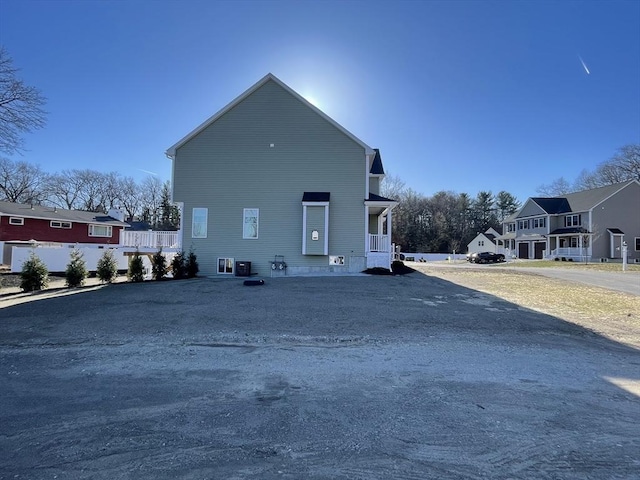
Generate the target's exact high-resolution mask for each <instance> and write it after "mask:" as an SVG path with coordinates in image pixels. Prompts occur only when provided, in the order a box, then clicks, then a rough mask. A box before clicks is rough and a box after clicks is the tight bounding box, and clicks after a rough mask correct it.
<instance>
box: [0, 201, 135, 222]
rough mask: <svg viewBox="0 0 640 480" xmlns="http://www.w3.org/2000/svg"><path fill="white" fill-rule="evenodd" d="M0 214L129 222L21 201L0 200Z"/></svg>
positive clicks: (52, 218) (87, 220)
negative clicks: (26, 203)
mask: <svg viewBox="0 0 640 480" xmlns="http://www.w3.org/2000/svg"><path fill="white" fill-rule="evenodd" d="M0 216H11V217H23V218H37V219H41V220H54V221H62V222H76V223H94V224H95V223H99V224H101V225H113V226H118V227H126V226H128V225H129V224H128V223H125V222H121V221H120V220H117V219H115V218H113V217H110V216H108V215H105V214H104V213H96V212H85V211H83V210H64V209H62V208H57V207H45V206H43V205H25V204H22V203H12V202H0Z"/></svg>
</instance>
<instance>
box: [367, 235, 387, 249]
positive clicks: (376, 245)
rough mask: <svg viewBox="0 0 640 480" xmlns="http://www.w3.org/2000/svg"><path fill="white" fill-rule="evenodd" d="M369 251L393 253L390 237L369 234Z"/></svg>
mask: <svg viewBox="0 0 640 480" xmlns="http://www.w3.org/2000/svg"><path fill="white" fill-rule="evenodd" d="M369 251H370V252H391V245H390V244H389V235H375V234H371V233H370V234H369Z"/></svg>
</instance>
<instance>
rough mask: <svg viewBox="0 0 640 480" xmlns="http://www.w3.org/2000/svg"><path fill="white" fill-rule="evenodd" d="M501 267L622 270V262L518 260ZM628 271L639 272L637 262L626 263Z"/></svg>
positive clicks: (503, 264)
mask: <svg viewBox="0 0 640 480" xmlns="http://www.w3.org/2000/svg"><path fill="white" fill-rule="evenodd" d="M500 266H501V267H527V268H571V269H573V270H597V271H601V272H622V263H600V262H597V263H596V262H590V263H584V262H556V261H553V260H518V261H515V262H513V261H512V262H507V263H501V264H500ZM627 271H628V272H640V265H639V264H637V263H628V264H627Z"/></svg>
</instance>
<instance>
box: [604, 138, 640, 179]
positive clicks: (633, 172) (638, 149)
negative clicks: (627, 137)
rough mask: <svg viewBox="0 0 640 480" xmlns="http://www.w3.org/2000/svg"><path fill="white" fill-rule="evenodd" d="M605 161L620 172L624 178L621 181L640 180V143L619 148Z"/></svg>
mask: <svg viewBox="0 0 640 480" xmlns="http://www.w3.org/2000/svg"><path fill="white" fill-rule="evenodd" d="M605 163H606V164H608V165H610V166H611V167H612V168H615V169H616V170H618V171H619V172H620V178H622V179H623V180H621V181H623V182H625V181H627V180H638V181H640V144H631V145H625V146H624V147H621V148H619V149H618V152H617V153H616V154H615V155H614V156H613V157H612V158H611V159H610V160H609V161H608V162H605Z"/></svg>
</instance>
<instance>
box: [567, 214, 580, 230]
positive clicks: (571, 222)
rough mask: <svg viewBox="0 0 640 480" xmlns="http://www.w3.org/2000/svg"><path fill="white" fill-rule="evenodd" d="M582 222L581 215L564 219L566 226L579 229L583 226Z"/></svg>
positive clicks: (568, 216)
mask: <svg viewBox="0 0 640 480" xmlns="http://www.w3.org/2000/svg"><path fill="white" fill-rule="evenodd" d="M580 220H581V218H580V215H567V216H566V217H564V226H565V227H579V226H580V225H581V224H582V222H581V221H580Z"/></svg>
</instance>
